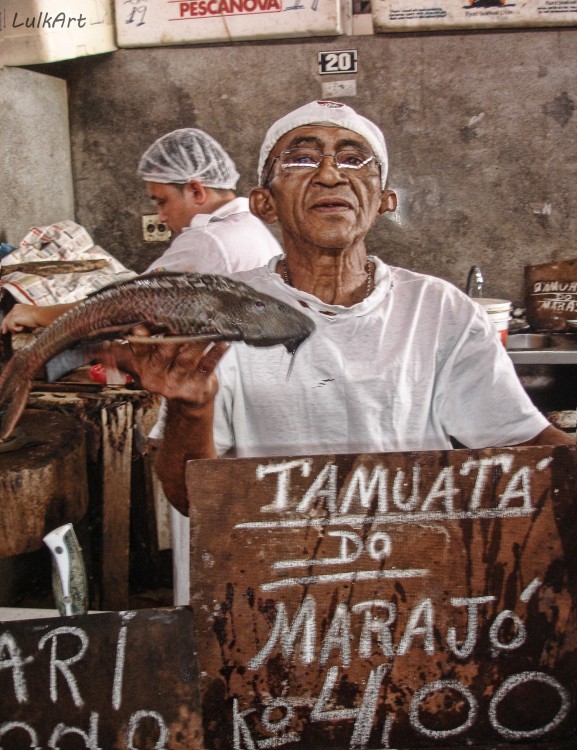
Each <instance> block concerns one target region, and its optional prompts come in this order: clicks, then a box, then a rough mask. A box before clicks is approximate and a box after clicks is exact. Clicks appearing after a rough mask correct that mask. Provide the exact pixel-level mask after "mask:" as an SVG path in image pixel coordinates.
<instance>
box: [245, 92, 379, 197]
mask: <svg viewBox="0 0 577 750" xmlns="http://www.w3.org/2000/svg"><path fill="white" fill-rule="evenodd" d="M303 125H332V126H334V127H337V128H346V129H347V130H352V131H353V133H358V135H361V136H362V137H363V138H364V139H365V140H366V141H367V143H368V144H369V146H370V147H371V148H372V149H373V153H374V154H375V157H376V159H377V161H379V162H381V164H382V166H381V188H382V189H383V190H384V189H385V185H386V183H387V172H388V169H389V159H388V156H387V145H386V143H385V137H384V135H383V133H382V131H381V129H380V128H378V127H377V126H376V125H375V124H374V123H373V122H371V121H370V120H367V118H366V117H363V116H362V115H359V114H357V112H355V110H354V109H353V108H352V107H349V106H348V105H347V104H341V103H340V102H328V101H316V102H310V103H309V104H305V105H304V106H303V107H299V108H298V109H295V110H294V111H293V112H289V113H288V115H285V116H284V117H281V118H280V120H277V121H276V122H275V123H274V124H273V125H271V127H270V128H269V129H268V132H267V134H266V135H265V137H264V141H263V144H262V146H261V149H260V158H259V162H258V183H259V185H262V180H263V170H264V165H265V163H266V160H267V158H268V155H269V154H270V152H271V150H272V148H273V147H274V145H275V144H276V143H277V141H278V140H279V139H280V138H282V136H283V135H284V134H285V133H288V132H289V131H290V130H294V129H295V128H300V127H302V126H303Z"/></svg>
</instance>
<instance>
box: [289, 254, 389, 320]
mask: <svg viewBox="0 0 577 750" xmlns="http://www.w3.org/2000/svg"><path fill="white" fill-rule="evenodd" d="M285 247H286V246H285ZM303 250H304V249H303V248H299V249H298V250H297V249H291V248H287V249H286V253H287V254H286V258H285V259H284V260H282V261H280V262H279V264H278V267H277V273H279V275H280V276H282V277H283V279H284V280H285V282H286V283H288V284H290V285H291V286H293V287H295V288H296V289H300V290H301V291H303V292H307V293H309V294H312V295H314V296H315V297H317V298H318V299H320V300H322V301H323V302H325V303H326V304H329V305H342V306H343V307H351V305H354V304H357V303H358V302H361V301H362V300H364V299H365V298H366V297H368V295H369V294H370V293H371V291H372V290H373V287H374V272H375V268H374V263H372V262H371V261H369V260H368V259H367V254H366V248H365V246H364V244H362V245H361V246H357V247H355V248H350V249H348V250H346V251H338V252H337V251H326V250H323V249H321V248H315V249H314V250H312V252H311V250H310V249H309V251H308V252H306V251H303Z"/></svg>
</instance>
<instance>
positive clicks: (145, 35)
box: [115, 0, 346, 47]
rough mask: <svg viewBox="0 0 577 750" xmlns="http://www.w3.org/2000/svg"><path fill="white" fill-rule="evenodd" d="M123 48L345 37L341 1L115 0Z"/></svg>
mask: <svg viewBox="0 0 577 750" xmlns="http://www.w3.org/2000/svg"><path fill="white" fill-rule="evenodd" d="M115 6H116V38H117V42H118V45H119V46H120V47H151V46H166V45H178V44H207V43H214V42H221V43H222V42H238V41H243V40H244V41H247V40H257V39H284V38H290V37H297V38H298V37H311V36H335V35H338V34H343V33H344V22H345V17H346V16H345V14H344V8H343V7H342V6H341V0H191V2H175V1H174V0H141V1H140V2H138V3H132V2H129V3H127V2H126V0H115Z"/></svg>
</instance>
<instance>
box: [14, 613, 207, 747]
mask: <svg viewBox="0 0 577 750" xmlns="http://www.w3.org/2000/svg"><path fill="white" fill-rule="evenodd" d="M197 688H198V673H197V669H196V648H195V641H194V634H193V628H192V613H191V611H190V609H189V608H187V607H181V608H170V609H150V610H138V611H127V612H111V613H103V614H91V615H84V616H82V617H60V618H47V619H38V620H27V621H14V622H0V747H1V748H6V749H8V748H9V749H10V750H21V749H22V750H24V749H25V750H29V749H30V748H35V749H37V748H38V749H40V748H42V749H43V750H44V749H47V748H61V749H62V750H69V749H72V748H73V749H74V750H76V749H77V748H91V749H93V750H97V749H98V750H100V749H102V750H104V749H106V750H117V749H119V750H133V749H136V748H139V749H140V748H142V749H143V750H144V748H155V747H156V748H170V750H184V749H185V748H186V749H188V748H199V747H201V746H202V743H201V725H200V719H199V713H198V708H199V703H198V692H197Z"/></svg>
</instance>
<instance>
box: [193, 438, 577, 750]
mask: <svg viewBox="0 0 577 750" xmlns="http://www.w3.org/2000/svg"><path fill="white" fill-rule="evenodd" d="M575 478H576V454H575V448H574V447H573V446H559V447H555V448H551V447H531V448H516V449H515V448H504V449H499V450H495V449H492V450H483V451H468V450H455V451H441V452H423V453H419V452H413V453H390V454H363V455H361V454H359V455H338V456H314V457H310V458H302V457H295V458H291V457H288V458H271V459H235V460H226V459H221V460H218V461H192V462H189V464H188V467H187V489H188V494H189V499H190V507H191V606H192V609H193V613H194V617H195V627H196V634H197V641H198V659H199V673H200V689H201V707H202V714H203V728H204V746H205V747H206V748H210V749H215V750H224V748H234V749H235V750H264V749H265V748H277V747H283V748H289V750H296V749H297V748H307V750H316V749H319V750H320V748H323V750H324V749H326V748H328V747H330V748H331V749H332V750H341V749H342V750H344V749H345V748H347V749H348V748H356V749H357V750H359V749H362V748H373V749H374V748H401V747H402V748H417V747H427V748H441V747H443V748H444V747H449V746H457V747H464V746H467V747H477V748H480V747H483V748H485V747H487V748H489V747H491V748H494V747H496V746H499V747H508V746H509V743H511V745H515V747H516V748H519V747H529V746H530V747H535V748H559V749H560V748H566V749H567V750H569V748H574V747H575V746H576V742H577V740H576V735H577V704H576V688H577V617H576V614H577V612H576V609H575V595H576V593H577V561H576V553H577V545H576V544H575V538H576V532H577V507H576V505H575Z"/></svg>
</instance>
